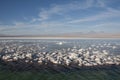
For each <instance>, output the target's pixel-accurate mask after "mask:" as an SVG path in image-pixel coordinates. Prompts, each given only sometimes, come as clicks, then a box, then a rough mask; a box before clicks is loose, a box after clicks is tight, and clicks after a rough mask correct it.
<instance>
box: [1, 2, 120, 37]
mask: <svg viewBox="0 0 120 80" xmlns="http://www.w3.org/2000/svg"><path fill="white" fill-rule="evenodd" d="M119 3H120V0H0V34H10V35H39V34H59V33H73V32H84V33H87V32H90V31H96V32H100V31H104V32H106V33H120V5H119Z"/></svg>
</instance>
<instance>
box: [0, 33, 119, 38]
mask: <svg viewBox="0 0 120 80" xmlns="http://www.w3.org/2000/svg"><path fill="white" fill-rule="evenodd" d="M0 37H53V38H54V37H63V38H64V37H65V38H69V37H70V38H74V37H75V38H120V33H105V32H103V31H101V32H95V31H90V32H88V33H83V32H71V33H61V34H45V35H3V34H1V35H0Z"/></svg>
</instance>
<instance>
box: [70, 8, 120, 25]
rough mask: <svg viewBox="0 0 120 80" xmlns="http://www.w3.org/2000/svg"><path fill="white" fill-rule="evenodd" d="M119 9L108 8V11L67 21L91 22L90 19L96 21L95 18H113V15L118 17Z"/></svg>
mask: <svg viewBox="0 0 120 80" xmlns="http://www.w3.org/2000/svg"><path fill="white" fill-rule="evenodd" d="M119 14H120V11H118V10H115V9H112V8H108V11H104V12H101V13H99V14H96V15H93V16H89V17H85V18H80V19H77V20H71V21H68V23H83V22H92V21H97V20H105V19H108V18H113V17H120V15H119Z"/></svg>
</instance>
